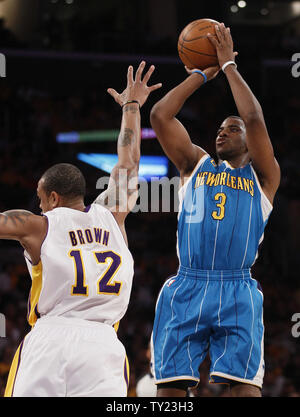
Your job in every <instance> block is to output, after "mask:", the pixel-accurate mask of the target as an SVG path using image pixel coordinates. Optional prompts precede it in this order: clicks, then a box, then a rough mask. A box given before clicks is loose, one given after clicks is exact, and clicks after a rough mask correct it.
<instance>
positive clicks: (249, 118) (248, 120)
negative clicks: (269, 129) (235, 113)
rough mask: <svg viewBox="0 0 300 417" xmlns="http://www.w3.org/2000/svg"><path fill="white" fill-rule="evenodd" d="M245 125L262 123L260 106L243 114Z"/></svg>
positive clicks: (262, 117)
mask: <svg viewBox="0 0 300 417" xmlns="http://www.w3.org/2000/svg"><path fill="white" fill-rule="evenodd" d="M243 121H244V123H245V126H250V125H254V124H258V123H264V116H263V112H262V110H261V108H257V109H256V110H253V111H251V112H249V113H247V114H246V115H244V116H243Z"/></svg>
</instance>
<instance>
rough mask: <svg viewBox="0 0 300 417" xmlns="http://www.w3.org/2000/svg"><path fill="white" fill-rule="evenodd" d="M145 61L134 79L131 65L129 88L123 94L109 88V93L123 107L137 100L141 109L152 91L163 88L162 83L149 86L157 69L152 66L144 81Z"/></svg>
mask: <svg viewBox="0 0 300 417" xmlns="http://www.w3.org/2000/svg"><path fill="white" fill-rule="evenodd" d="M145 65H146V63H145V61H142V62H141V63H140V65H139V67H138V69H137V71H136V74H135V78H133V67H132V66H131V65H130V66H129V67H128V71H127V86H126V88H125V90H124V91H123V92H122V93H118V92H117V91H116V90H114V89H113V88H108V89H107V92H108V93H109V94H110V95H111V96H112V97H113V98H114V99H115V101H116V102H117V103H118V104H120V106H123V104H125V103H127V102H128V101H130V100H137V101H138V102H139V105H140V107H142V105H143V104H144V103H145V101H146V100H147V98H148V96H149V94H150V93H152V91H155V90H157V89H158V88H160V87H161V86H162V84H161V83H158V84H155V85H152V86H150V87H149V86H148V85H147V83H148V81H149V79H150V77H151V75H152V73H153V71H154V69H155V67H154V65H151V66H150V68H149V69H148V71H147V72H146V74H145V76H144V78H143V79H142V73H143V70H144V68H145Z"/></svg>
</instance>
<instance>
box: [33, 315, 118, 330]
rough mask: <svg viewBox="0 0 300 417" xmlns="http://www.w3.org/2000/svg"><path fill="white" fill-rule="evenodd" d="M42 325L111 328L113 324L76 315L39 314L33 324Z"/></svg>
mask: <svg viewBox="0 0 300 417" xmlns="http://www.w3.org/2000/svg"><path fill="white" fill-rule="evenodd" d="M42 325H51V326H52V325H54V326H67V327H68V326H79V327H85V328H92V327H94V328H99V327H110V328H112V329H113V326H110V325H109V324H106V323H101V322H99V321H92V320H86V319H81V318H77V317H64V316H48V315H44V316H41V317H40V318H39V319H38V320H37V321H36V323H35V326H42Z"/></svg>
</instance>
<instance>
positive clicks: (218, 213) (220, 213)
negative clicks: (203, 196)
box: [211, 193, 227, 220]
mask: <svg viewBox="0 0 300 417" xmlns="http://www.w3.org/2000/svg"><path fill="white" fill-rule="evenodd" d="M226 198H227V197H226V194H224V193H217V194H216V195H215V201H218V203H217V204H216V206H217V207H218V208H219V210H214V211H213V212H212V213H211V215H212V217H213V219H215V220H222V219H223V218H224V216H225V203H226Z"/></svg>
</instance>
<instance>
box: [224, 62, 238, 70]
mask: <svg viewBox="0 0 300 417" xmlns="http://www.w3.org/2000/svg"><path fill="white" fill-rule="evenodd" d="M228 65H234V66H235V67H237V65H236V63H235V62H234V61H227V62H225V64H223V65H222V71H223V72H225V68H226V67H227V66H228Z"/></svg>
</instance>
